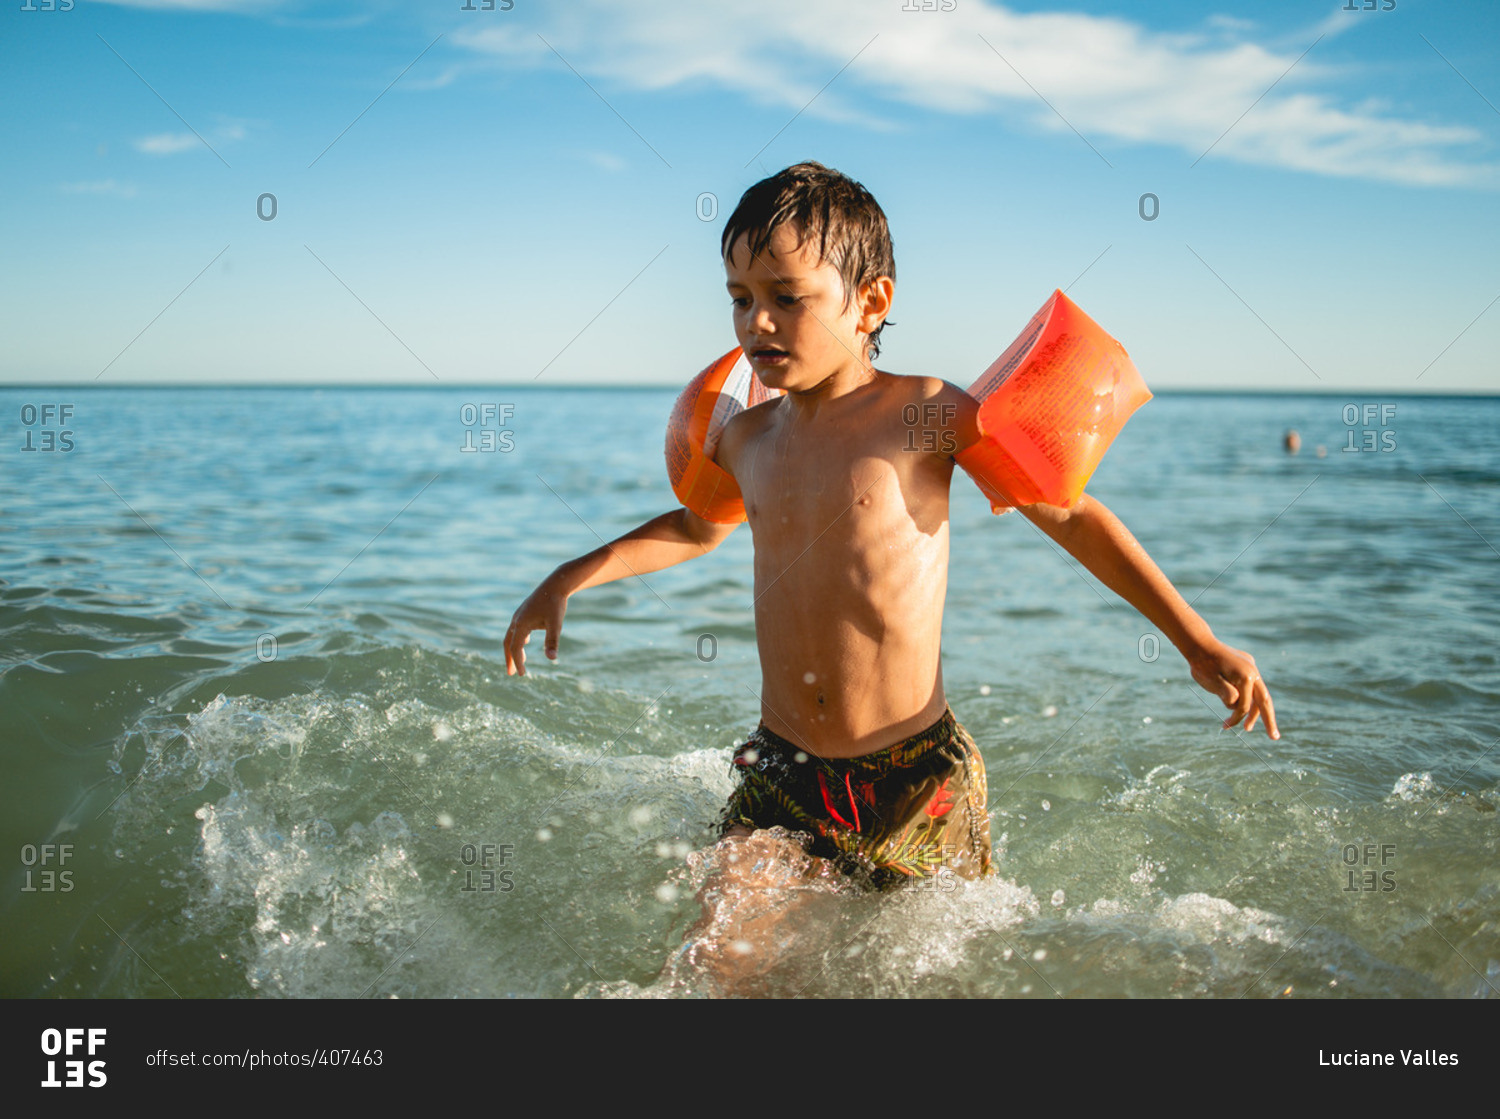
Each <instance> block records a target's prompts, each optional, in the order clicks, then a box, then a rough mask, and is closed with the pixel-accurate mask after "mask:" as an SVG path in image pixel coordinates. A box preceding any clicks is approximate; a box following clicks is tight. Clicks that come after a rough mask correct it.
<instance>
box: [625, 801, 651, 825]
mask: <svg viewBox="0 0 1500 1119" xmlns="http://www.w3.org/2000/svg"><path fill="white" fill-rule="evenodd" d="M630 822H631V824H632V825H634V826H635V827H638V828H641V827H645V826H646V825H647V824H649V823H650V822H651V809H649V808H647V807H646V806H645V805H639V806H638V807H636V808H632V809H631V810H630Z"/></svg>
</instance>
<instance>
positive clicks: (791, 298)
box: [776, 295, 801, 307]
mask: <svg viewBox="0 0 1500 1119" xmlns="http://www.w3.org/2000/svg"><path fill="white" fill-rule="evenodd" d="M776 302H777V303H780V304H781V305H782V306H783V307H791V306H792V305H794V304H796V303H799V302H801V301H800V300H799V299H798V298H797V297H796V296H795V295H778V296H777V297H776Z"/></svg>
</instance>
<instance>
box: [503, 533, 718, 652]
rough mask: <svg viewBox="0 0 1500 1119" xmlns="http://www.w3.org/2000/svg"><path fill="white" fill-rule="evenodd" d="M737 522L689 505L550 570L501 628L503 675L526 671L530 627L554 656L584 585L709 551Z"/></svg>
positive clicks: (622, 576)
mask: <svg viewBox="0 0 1500 1119" xmlns="http://www.w3.org/2000/svg"><path fill="white" fill-rule="evenodd" d="M737 527H739V526H738V525H732V524H729V525H726V524H715V523H714V522H713V521H705V520H704V519H703V518H702V517H699V516H698V515H697V514H696V513H693V512H691V511H690V510H687V509H674V510H673V511H672V512H670V513H663V514H662V515H661V516H659V517H656V518H654V519H652V520H649V521H647V522H646V523H645V524H643V525H641V527H640V528H637V529H633V530H631V531H630V532H627V533H626V534H625V535H624V536H622V537H620V538H619V539H618V540H615V541H613V542H611V543H609V544H606V545H604V546H603V547H602V548H595V549H594V550H593V551H592V552H589V553H588V554H587V555H583V556H579V557H578V558H577V559H572V560H569V561H568V562H567V563H564V564H562V565H561V566H559V567H558V568H557V570H556V571H554V572H552V574H551V575H548V576H547V577H546V578H545V579H543V580H542V582H541V584H540V585H539V586H538V587H537V588H536V590H534V591H532V592H531V594H530V595H529V596H528V597H527V599H526V601H525V602H523V603H521V605H520V606H519V607H518V608H517V610H516V612H515V615H514V616H513V617H512V618H511V620H510V628H509V629H508V630H506V631H505V674H506V675H507V676H514V675H515V674H516V673H520V674H521V675H522V676H524V675H526V651H525V649H524V646H525V645H526V644H527V642H529V641H530V640H531V633H532V631H533V630H538V629H540V630H545V631H546V633H547V638H546V643H545V644H544V645H543V650H544V651H545V652H546V654H547V659H548V660H556V659H557V639H558V636H559V635H560V634H561V633H562V622H563V615H564V614H566V613H567V611H568V598H569V596H571V595H573V594H574V593H575V592H577V591H581V590H583V589H584V588H586V587H597V586H598V585H599V584H600V583H610V582H613V581H614V580H616V579H624V578H627V577H628V576H631V575H645V574H647V573H649V572H652V571H660V570H661V569H662V568H664V567H671V566H672V565H673V564H678V563H682V562H683V561H684V560H690V559H693V558H695V557H697V556H701V555H704V554H706V553H708V552H711V551H713V550H714V549H715V548H717V547H718V546H719V545H720V544H722V543H723V542H724V541H725V540H726V539H727V538H728V537H729V534H730V533H731V532H733V531H734V530H735V529H736V528H737Z"/></svg>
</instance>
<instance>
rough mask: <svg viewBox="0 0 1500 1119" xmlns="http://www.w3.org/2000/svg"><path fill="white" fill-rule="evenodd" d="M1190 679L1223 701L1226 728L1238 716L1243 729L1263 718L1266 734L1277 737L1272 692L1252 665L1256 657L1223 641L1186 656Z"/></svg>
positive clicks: (1232, 723) (1233, 723)
mask: <svg viewBox="0 0 1500 1119" xmlns="http://www.w3.org/2000/svg"><path fill="white" fill-rule="evenodd" d="M1188 666H1189V667H1190V668H1191V669H1192V671H1193V679H1194V680H1196V681H1198V683H1199V684H1201V685H1202V686H1203V687H1204V688H1206V689H1207V690H1208V691H1211V692H1213V693H1214V695H1216V696H1218V697H1219V698H1220V699H1221V700H1223V701H1224V706H1225V707H1228V708H1229V717H1228V718H1227V719H1225V720H1224V727H1225V729H1226V730H1227V729H1228V728H1229V727H1232V726H1234V725H1235V724H1236V723H1238V722H1239V721H1240V720H1241V719H1243V720H1244V721H1245V729H1246V730H1254V729H1255V721H1256V719H1264V720H1265V727H1266V734H1268V735H1269V736H1270V737H1272V738H1280V737H1281V731H1279V730H1277V729H1276V708H1275V707H1273V706H1272V705H1271V692H1270V690H1269V689H1268V688H1267V687H1266V682H1265V681H1264V680H1262V679H1261V676H1260V669H1258V668H1256V667H1255V658H1254V657H1252V656H1251V655H1250V654H1249V653H1246V652H1242V651H1241V650H1239V649H1235V648H1231V647H1230V646H1228V645H1226V644H1224V642H1222V641H1218V640H1215V641H1214V643H1213V644H1212V645H1211V646H1209V647H1207V648H1205V649H1204V650H1203V652H1201V653H1200V654H1198V655H1197V656H1194V657H1190V658H1189V659H1188Z"/></svg>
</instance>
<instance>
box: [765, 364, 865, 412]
mask: <svg viewBox="0 0 1500 1119" xmlns="http://www.w3.org/2000/svg"><path fill="white" fill-rule="evenodd" d="M880 376H881V374H880V371H879V370H877V369H876V368H875V367H874V366H873V365H870V364H865V365H858V364H855V363H854V362H850V363H849V364H848V365H845V366H842V367H840V368H839V369H836V370H834V371H833V372H832V373H830V374H829V375H828V376H827V377H825V378H824V379H823V380H821V381H819V382H818V383H817V384H815V385H810V386H808V387H806V388H799V389H791V388H789V389H787V390H786V396H785V397H784V399H785V400H786V402H787V404H788V406H789V407H791V408H792V409H793V411H795V412H797V413H799V414H805V415H808V416H812V415H814V414H815V413H816V412H817V411H818V410H819V409H820V408H821V407H822V406H823V405H824V404H827V403H830V402H831V401H834V400H838V399H840V398H841V397H845V396H849V395H851V394H853V393H856V392H859V391H860V390H861V389H863V388H866V387H868V386H870V385H872V384H874V383H875V382H876V381H877V380H879V379H880Z"/></svg>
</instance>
